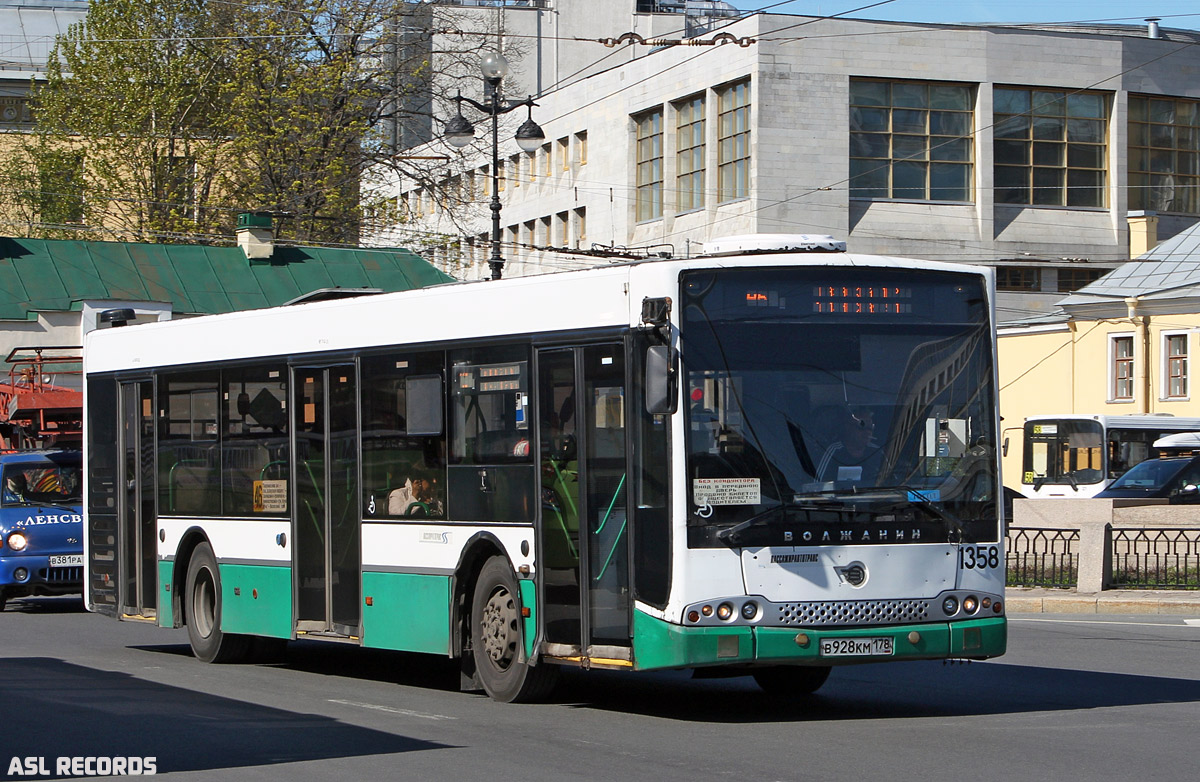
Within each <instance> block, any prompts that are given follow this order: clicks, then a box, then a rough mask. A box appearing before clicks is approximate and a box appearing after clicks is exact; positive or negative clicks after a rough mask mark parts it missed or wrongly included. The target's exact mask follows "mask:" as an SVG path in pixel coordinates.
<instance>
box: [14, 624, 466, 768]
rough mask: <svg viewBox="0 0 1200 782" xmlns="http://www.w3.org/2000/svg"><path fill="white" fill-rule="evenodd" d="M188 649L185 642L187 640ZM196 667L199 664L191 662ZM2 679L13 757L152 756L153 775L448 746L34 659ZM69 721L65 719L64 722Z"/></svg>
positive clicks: (18, 660)
mask: <svg viewBox="0 0 1200 782" xmlns="http://www.w3.org/2000/svg"><path fill="white" fill-rule="evenodd" d="M185 648H186V647H185ZM197 664H199V663H197ZM3 670H4V676H3V677H0V703H3V704H4V710H5V713H7V714H8V715H10V716H12V715H20V731H19V733H18V732H10V731H6V732H5V733H6V735H5V736H4V737H3V745H4V747H5V749H6V750H8V752H7V754H6V755H5V758H4V761H5V762H8V758H9V756H21V757H33V756H40V757H44V758H46V759H47V762H48V765H49V769H50V771H51V772H52V773H53V771H54V759H55V758H57V757H66V756H96V757H109V758H111V757H120V756H124V757H145V756H148V755H153V756H155V757H157V766H158V772H159V773H166V772H171V771H208V770H215V769H226V768H240V767H246V766H264V765H272V764H277V763H294V762H300V761H314V760H327V759H335V758H348V757H359V756H368V755H388V754H392V753H397V752H412V751H416V750H428V749H439V748H444V747H446V746H447V745H444V744H438V743H433V742H428V741H422V740H417V739H412V738H408V737H405V736H397V735H395V734H393V733H386V732H383V731H377V730H371V729H369V728H363V727H358V726H354V725H348V724H345V723H342V722H339V721H337V720H334V719H330V718H328V717H323V716H319V715H314V714H301V713H296V712H290V711H284V710H280V709H275V708H270V707H266V706H258V705H255V704H252V703H247V702H243V701H237V700H231V699H229V698H222V697H217V696H213V695H206V694H204V693H200V692H195V691H194V690H189V689H185V688H182V687H171V686H168V685H163V684H157V683H154V682H149V681H146V680H144V679H138V678H136V677H133V676H130V675H129V674H125V673H118V672H112V671H102V670H97V669H95V668H90V667H84V666H79V665H73V664H70V663H65V662H63V661H61V660H55V659H49V658H40V657H14V658H6V659H5V660H4V663H3ZM65 724H69V725H71V726H72V727H71V729H66V728H65V727H64V725H65Z"/></svg>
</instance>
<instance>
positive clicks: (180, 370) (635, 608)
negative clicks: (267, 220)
mask: <svg viewBox="0 0 1200 782" xmlns="http://www.w3.org/2000/svg"><path fill="white" fill-rule="evenodd" d="M705 249H706V251H707V253H708V254H707V255H704V256H700V257H696V258H690V259H664V260H654V261H647V262H638V263H628V264H619V265H609V266H605V267H601V268H595V269H590V270H585V271H573V272H564V273H559V274H549V275H544V276H537V277H523V278H516V279H506V280H501V281H495V282H486V283H463V284H457V285H444V286H438V287H433V288H428V289H423V290H414V291H409V292H404V293H394V294H383V295H378V296H367V297H358V298H355V299H344V300H340V301H329V302H320V303H312V304H302V305H295V306H289V307H279V308H275V309H264V310H255V311H250V312H237V313H231V314H228V315H214V316H209V317H201V318H191V319H187V320H179V321H168V322H164V323H155V324H144V325H137V326H131V327H128V328H111V329H103V330H97V331H93V332H91V333H90V334H89V335H88V337H87V346H86V349H85V357H84V365H85V370H86V375H87V384H86V401H85V407H86V410H87V415H86V417H85V419H86V423H85V428H86V431H85V434H86V437H85V443H86V449H87V450H86V453H85V455H86V463H87V467H88V470H87V478H86V480H87V485H86V496H87V498H88V499H87V504H86V514H87V516H86V525H85V526H86V538H85V541H84V542H85V551H86V552H87V557H86V560H87V580H86V584H87V586H88V588H87V604H88V608H89V609H90V610H93V611H98V612H101V613H105V614H109V615H111V616H114V617H118V618H122V619H126V620H139V619H140V620H143V621H151V622H155V623H157V624H159V625H161V626H163V627H180V626H186V627H187V631H188V637H189V640H190V642H191V645H192V649H193V651H194V653H195V655H196V656H197V657H198V658H200V659H201V660H204V661H206V662H213V661H227V662H232V661H234V660H238V659H244V658H245V657H246V655H247V654H248V653H249V652H251V651H252V649H253V648H259V647H262V646H263V645H264V644H265V645H267V646H271V645H275V646H278V645H282V644H284V643H286V642H288V641H295V640H300V639H310V640H313V641H332V642H337V643H351V644H355V645H359V646H364V647H374V648H380V649H395V650H402V651H410V652H427V653H432V654H440V655H443V656H450V657H454V658H457V659H459V660H460V663H461V665H462V670H463V673H464V676H465V679H466V680H467V681H469V682H471V683H472V686H477V687H479V688H482V689H484V690H486V691H487V692H488V693H489V694H490V695H491V696H492V697H494V698H496V699H497V700H502V701H513V700H532V699H535V698H538V697H542V696H544V695H545V694H546V692H547V691H548V689H549V686H550V684H551V683H552V682H553V674H554V673H555V672H557V670H558V669H560V668H561V667H563V666H574V667H580V668H608V669H615V670H625V671H645V670H655V669H671V668H695V669H702V670H707V671H708V672H710V673H712V672H718V673H719V672H720V669H722V668H724V669H725V671H727V672H734V671H735V672H736V673H739V674H744V675H752V676H754V677H755V679H756V680H757V681H758V683H759V684H760V685H761V686H762V687H763V688H765V689H766V690H768V691H771V692H775V693H790V694H793V695H795V694H800V693H807V692H811V691H813V690H815V689H816V688H817V687H819V686H820V685H821V684H822V683H823V682H824V681H825V678H826V676H828V674H829V671H830V669H831V668H832V667H834V666H839V665H850V664H855V663H863V662H884V661H902V660H921V659H925V660H929V659H950V658H970V659H984V658H988V657H995V656H997V655H1000V654H1003V653H1004V651H1005V646H1006V643H1007V623H1006V615H1005V609H1004V605H1003V599H1004V574H1005V568H1004V555H1005V551H1004V544H1003V537H1002V535H1003V532H1002V525H1001V522H1000V518H999V510H998V503H997V497H998V493H999V489H1000V483H999V469H998V465H997V448H996V445H997V436H998V432H999V417H998V414H997V403H996V370H995V354H996V346H995V325H994V320H993V315H994V290H995V287H994V280H993V277H992V271H991V270H990V269H987V268H981V267H972V266H966V265H962V264H953V263H936V262H932V261H920V260H911V259H901V258H888V257H879V256H864V255H853V254H848V253H845V252H844V249H845V245H844V243H840V242H838V243H835V242H833V240H831V239H824V238H821V239H818V240H816V241H814V240H812V239H809V238H807V237H779V236H776V237H771V238H765V239H764V238H745V237H743V238H740V239H739V240H738V241H726V242H716V243H709V244H707V245H706V248H705ZM113 319H114V321H115V313H113ZM252 638H253V639H255V643H254V644H253V645H252V644H251V643H250V641H251V639H252ZM266 642H270V643H266ZM399 664H402V662H400V663H399ZM904 681H905V679H904V676H903V674H897V682H898V683H901V685H902V683H903V682H904Z"/></svg>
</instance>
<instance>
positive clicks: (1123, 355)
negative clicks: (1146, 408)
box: [1112, 337, 1133, 401]
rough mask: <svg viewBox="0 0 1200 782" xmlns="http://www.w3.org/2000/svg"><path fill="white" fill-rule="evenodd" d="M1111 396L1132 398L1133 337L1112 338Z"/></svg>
mask: <svg viewBox="0 0 1200 782" xmlns="http://www.w3.org/2000/svg"><path fill="white" fill-rule="evenodd" d="M1112 398H1113V400H1114V401H1117V400H1120V401H1128V400H1131V399H1133V337H1113V338H1112Z"/></svg>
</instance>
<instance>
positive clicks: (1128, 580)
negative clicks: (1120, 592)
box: [1112, 527, 1200, 589]
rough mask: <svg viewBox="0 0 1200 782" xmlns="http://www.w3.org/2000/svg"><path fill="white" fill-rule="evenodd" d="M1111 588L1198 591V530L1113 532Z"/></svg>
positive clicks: (1199, 585)
mask: <svg viewBox="0 0 1200 782" xmlns="http://www.w3.org/2000/svg"><path fill="white" fill-rule="evenodd" d="M1112 585H1113V587H1116V588H1122V589H1200V529H1179V528H1170V527H1146V528H1143V529H1114V530H1113V531H1112Z"/></svg>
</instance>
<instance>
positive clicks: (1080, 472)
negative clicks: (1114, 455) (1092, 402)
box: [1021, 419, 1145, 488]
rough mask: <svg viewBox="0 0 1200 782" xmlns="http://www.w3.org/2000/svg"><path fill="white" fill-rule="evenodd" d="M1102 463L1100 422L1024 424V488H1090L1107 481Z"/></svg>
mask: <svg viewBox="0 0 1200 782" xmlns="http://www.w3.org/2000/svg"><path fill="white" fill-rule="evenodd" d="M1143 458H1145V457H1143ZM1103 459H1104V429H1103V427H1102V426H1101V425H1100V422H1099V421H1088V420H1072V419H1062V420H1059V421H1053V422H1050V421H1040V422H1034V421H1027V422H1026V423H1025V453H1024V458H1023V466H1022V469H1021V483H1023V484H1027V485H1032V486H1034V487H1035V488H1040V487H1041V486H1044V485H1045V484H1066V485H1070V486H1090V485H1091V484H1094V483H1099V482H1100V481H1102V480H1104V461H1103Z"/></svg>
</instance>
